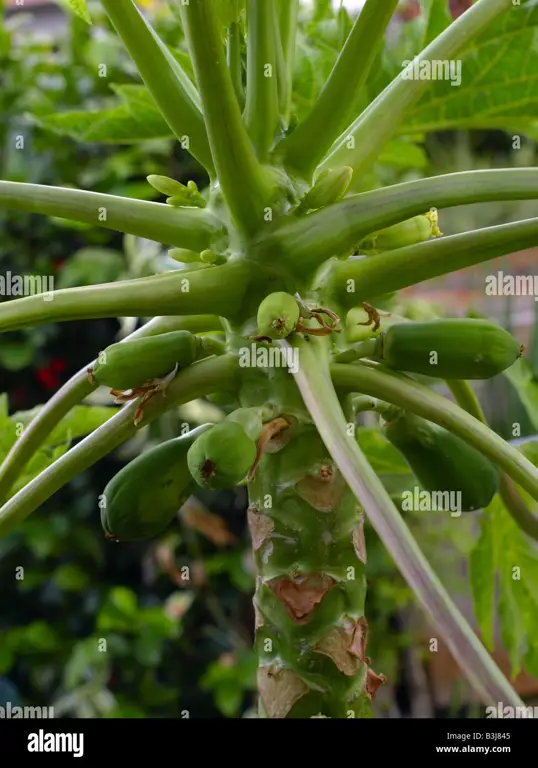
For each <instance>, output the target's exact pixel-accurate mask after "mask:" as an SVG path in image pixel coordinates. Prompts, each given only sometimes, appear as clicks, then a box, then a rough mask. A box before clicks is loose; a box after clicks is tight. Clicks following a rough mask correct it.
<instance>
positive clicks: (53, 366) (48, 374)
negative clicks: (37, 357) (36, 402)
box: [36, 357, 66, 389]
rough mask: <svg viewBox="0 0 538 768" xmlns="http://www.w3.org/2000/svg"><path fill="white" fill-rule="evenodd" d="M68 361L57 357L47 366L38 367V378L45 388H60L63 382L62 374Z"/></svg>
mask: <svg viewBox="0 0 538 768" xmlns="http://www.w3.org/2000/svg"><path fill="white" fill-rule="evenodd" d="M65 366H66V362H65V360H63V359H62V358H58V357H55V358H54V359H53V360H51V361H50V363H49V365H48V366H47V367H46V368H38V369H37V372H36V379H37V380H38V382H39V383H40V384H41V386H43V387H45V389H58V388H59V387H60V385H61V383H62V380H61V378H60V374H61V373H63V371H65Z"/></svg>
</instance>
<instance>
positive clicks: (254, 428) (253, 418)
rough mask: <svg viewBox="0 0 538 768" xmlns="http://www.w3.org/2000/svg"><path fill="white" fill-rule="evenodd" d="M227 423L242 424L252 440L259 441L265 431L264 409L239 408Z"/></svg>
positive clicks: (228, 418) (233, 412)
mask: <svg viewBox="0 0 538 768" xmlns="http://www.w3.org/2000/svg"><path fill="white" fill-rule="evenodd" d="M225 421H231V422H234V423H236V424H240V425H241V426H242V427H243V429H244V430H245V432H246V434H247V435H248V437H250V439H251V440H258V438H259V437H260V435H261V432H262V429H263V418H262V408H237V409H236V410H235V411H232V413H230V414H228V416H226V418H225Z"/></svg>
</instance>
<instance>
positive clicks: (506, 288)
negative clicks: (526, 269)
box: [485, 272, 538, 301]
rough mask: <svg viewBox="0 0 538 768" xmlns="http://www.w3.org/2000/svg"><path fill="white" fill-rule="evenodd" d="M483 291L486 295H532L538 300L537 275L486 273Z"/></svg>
mask: <svg viewBox="0 0 538 768" xmlns="http://www.w3.org/2000/svg"><path fill="white" fill-rule="evenodd" d="M485 292H486V296H534V301H538V275H505V273H504V272H497V274H496V275H487V276H486V289H485Z"/></svg>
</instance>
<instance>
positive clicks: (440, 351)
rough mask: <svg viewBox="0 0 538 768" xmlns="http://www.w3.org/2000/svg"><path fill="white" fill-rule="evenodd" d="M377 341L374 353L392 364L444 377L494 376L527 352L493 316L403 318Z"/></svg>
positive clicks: (387, 364)
mask: <svg viewBox="0 0 538 768" xmlns="http://www.w3.org/2000/svg"><path fill="white" fill-rule="evenodd" d="M377 342H378V343H377V348H376V352H375V355H374V356H375V357H376V359H378V360H381V361H382V362H383V363H384V364H385V365H386V366H387V367H388V368H392V369H394V370H398V371H407V372H409V373H419V374H422V375H424V376H436V377H438V378H441V379H489V378H491V377H492V376H496V375H497V374H499V373H502V371H504V370H506V369H507V368H509V367H510V366H511V365H513V364H514V363H515V362H516V360H517V359H518V357H520V356H521V345H520V344H519V342H518V341H516V339H514V337H513V336H511V335H510V334H509V333H508V331H505V330H504V328H501V327H500V326H498V325H495V324H494V323H490V322H489V321H487V320H472V319H466V318H456V319H443V320H432V321H431V322H425V323H402V324H401V325H392V326H391V327H390V328H389V329H388V330H387V331H386V333H383V334H381V335H380V336H378V340H377ZM432 353H435V355H432Z"/></svg>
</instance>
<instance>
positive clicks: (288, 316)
mask: <svg viewBox="0 0 538 768" xmlns="http://www.w3.org/2000/svg"><path fill="white" fill-rule="evenodd" d="M299 315H300V311H299V305H298V304H297V301H296V300H295V299H294V297H293V296H292V295H291V294H289V293H284V291H277V292H276V293H270V294H269V296H266V297H265V299H264V300H263V301H262V303H261V304H260V306H259V307H258V315H257V322H258V332H259V334H260V335H261V336H268V337H269V338H270V339H284V338H286V336H289V335H290V333H293V331H294V330H295V326H296V325H297V323H298V322H299Z"/></svg>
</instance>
